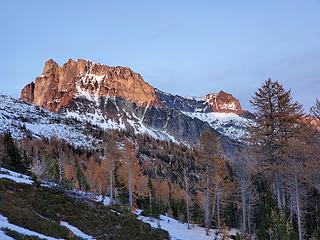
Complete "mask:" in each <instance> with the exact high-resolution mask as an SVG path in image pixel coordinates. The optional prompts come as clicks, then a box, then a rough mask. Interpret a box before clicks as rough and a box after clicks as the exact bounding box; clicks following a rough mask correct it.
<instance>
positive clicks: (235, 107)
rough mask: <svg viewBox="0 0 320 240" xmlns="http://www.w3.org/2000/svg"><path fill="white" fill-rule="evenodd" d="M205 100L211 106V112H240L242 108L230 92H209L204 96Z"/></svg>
mask: <svg viewBox="0 0 320 240" xmlns="http://www.w3.org/2000/svg"><path fill="white" fill-rule="evenodd" d="M204 99H205V101H206V102H207V103H208V104H209V106H210V107H211V108H212V111H213V112H223V113H236V114H241V113H243V110H242V108H241V105H240V101H239V100H238V99H236V98H235V97H234V96H232V95H231V94H230V93H226V92H224V91H220V92H219V93H217V94H216V93H211V94H208V95H206V96H205V97H204Z"/></svg>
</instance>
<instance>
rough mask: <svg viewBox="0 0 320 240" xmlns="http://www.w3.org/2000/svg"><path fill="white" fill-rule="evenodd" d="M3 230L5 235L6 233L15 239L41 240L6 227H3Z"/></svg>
mask: <svg viewBox="0 0 320 240" xmlns="http://www.w3.org/2000/svg"><path fill="white" fill-rule="evenodd" d="M3 231H4V232H5V233H6V235H8V236H10V237H12V238H13V239H16V240H41V238H38V237H34V236H25V235H22V234H20V233H18V232H16V231H13V230H10V229H7V228H6V229H4V230H3Z"/></svg>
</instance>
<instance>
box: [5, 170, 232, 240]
mask: <svg viewBox="0 0 320 240" xmlns="http://www.w3.org/2000/svg"><path fill="white" fill-rule="evenodd" d="M0 178H6V179H10V180H12V181H15V182H17V183H24V184H29V185H30V184H32V183H33V181H32V180H31V178H30V177H29V176H26V175H23V174H20V173H17V172H14V171H9V170H7V169H5V168H0ZM45 186H47V187H50V186H51V185H50V184H45ZM70 193H72V194H76V195H81V196H82V197H86V198H88V199H92V200H94V201H96V202H100V203H102V204H103V205H105V206H108V205H109V204H110V198H109V197H107V196H102V195H98V196H96V195H95V194H93V193H88V192H81V191H72V192H70ZM116 213H117V212H116ZM141 213H142V210H140V209H137V210H136V211H135V212H134V214H136V215H137V218H138V219H139V220H141V221H143V222H145V223H149V224H150V225H151V227H154V228H158V227H159V225H158V224H160V228H162V229H164V230H166V231H168V233H169V234H170V236H171V238H172V240H213V239H221V236H216V233H217V231H216V230H214V229H211V230H210V234H209V236H207V235H206V234H205V229H204V228H202V227H199V226H197V225H191V229H187V224H186V223H182V222H179V221H178V220H176V219H174V218H171V217H168V216H166V215H161V216H160V221H158V220H157V219H154V218H150V217H145V216H142V215H141ZM117 214H120V213H117ZM60 225H61V226H64V227H66V228H68V229H69V230H70V231H71V232H73V233H74V234H75V235H76V236H78V237H82V238H83V239H88V240H92V239H94V238H93V237H92V236H90V235H87V234H85V233H83V232H82V231H81V230H79V229H78V228H77V227H74V226H72V225H70V224H69V223H67V222H63V221H61V222H60ZM2 228H9V229H12V230H14V231H17V232H19V233H21V234H24V235H28V236H31V235H32V236H39V235H35V234H39V233H34V232H32V231H29V230H27V229H23V228H21V227H19V226H16V225H13V224H10V223H8V221H7V219H6V218H5V217H4V216H2V215H0V239H1V240H2V239H3V240H12V238H10V237H8V236H6V235H5V233H4V232H3V231H1V229H2ZM33 233H34V234H33ZM236 234H237V230H236V229H231V230H230V231H229V235H236ZM40 235H41V234H40ZM40 238H44V239H55V238H50V237H47V236H43V235H42V237H40Z"/></svg>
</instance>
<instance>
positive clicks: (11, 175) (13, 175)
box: [0, 168, 33, 185]
mask: <svg viewBox="0 0 320 240" xmlns="http://www.w3.org/2000/svg"><path fill="white" fill-rule="evenodd" d="M0 178H6V179H10V180H12V181H14V182H16V183H24V184H28V185H31V184H32V183H33V181H32V180H31V177H29V176H27V175H24V174H21V173H17V172H14V171H10V170H8V169H5V168H0Z"/></svg>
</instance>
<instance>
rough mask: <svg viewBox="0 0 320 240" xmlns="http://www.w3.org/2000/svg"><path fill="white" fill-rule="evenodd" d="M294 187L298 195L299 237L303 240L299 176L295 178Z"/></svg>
mask: <svg viewBox="0 0 320 240" xmlns="http://www.w3.org/2000/svg"><path fill="white" fill-rule="evenodd" d="M294 187H295V193H296V207H297V219H298V235H299V240H302V226H301V209H300V198H299V189H298V178H297V174H296V175H295V176H294Z"/></svg>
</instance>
